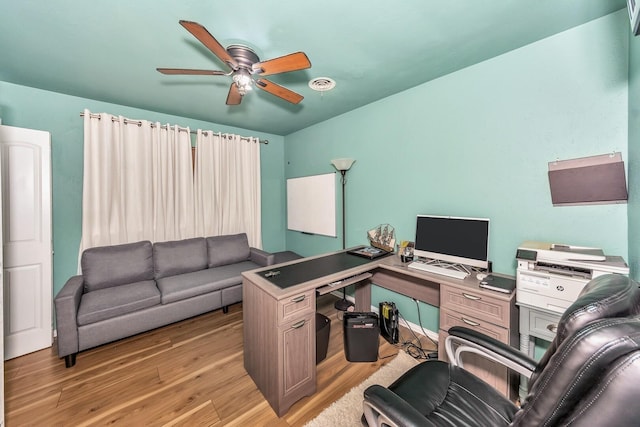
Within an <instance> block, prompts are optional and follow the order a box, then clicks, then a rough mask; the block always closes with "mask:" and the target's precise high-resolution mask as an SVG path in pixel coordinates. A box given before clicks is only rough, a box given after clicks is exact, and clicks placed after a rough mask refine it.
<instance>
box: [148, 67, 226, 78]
mask: <svg viewBox="0 0 640 427" xmlns="http://www.w3.org/2000/svg"><path fill="white" fill-rule="evenodd" d="M156 70H158V71H160V72H161V73H162V74H196V75H204V76H224V75H225V74H227V73H225V72H224V71H218V70H191V69H188V68H156Z"/></svg>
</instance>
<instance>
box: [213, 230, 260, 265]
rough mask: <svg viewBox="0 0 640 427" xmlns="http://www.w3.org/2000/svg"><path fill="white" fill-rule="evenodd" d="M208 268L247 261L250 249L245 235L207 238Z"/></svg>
mask: <svg viewBox="0 0 640 427" xmlns="http://www.w3.org/2000/svg"><path fill="white" fill-rule="evenodd" d="M207 253H208V256H209V268H212V267H218V266H221V265H227V264H234V263H236V262H242V261H246V260H248V259H249V257H250V256H251V249H250V248H249V240H248V239H247V235H246V234H245V233H240V234H231V235H226V236H213V237H207Z"/></svg>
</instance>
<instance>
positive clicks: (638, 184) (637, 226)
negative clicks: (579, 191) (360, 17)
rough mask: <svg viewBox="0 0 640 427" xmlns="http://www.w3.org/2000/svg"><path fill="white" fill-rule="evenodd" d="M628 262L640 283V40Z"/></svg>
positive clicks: (637, 41) (634, 55)
mask: <svg viewBox="0 0 640 427" xmlns="http://www.w3.org/2000/svg"><path fill="white" fill-rule="evenodd" d="M628 169H629V176H628V182H629V206H628V207H627V217H628V221H629V259H630V260H631V261H632V262H630V263H629V264H630V267H631V275H632V277H633V278H634V279H636V280H640V265H638V260H640V37H633V36H630V42H629V167H628Z"/></svg>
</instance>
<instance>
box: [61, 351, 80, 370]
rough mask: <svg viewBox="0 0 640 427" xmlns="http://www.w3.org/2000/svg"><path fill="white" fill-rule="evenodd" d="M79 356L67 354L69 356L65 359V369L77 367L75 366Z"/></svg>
mask: <svg viewBox="0 0 640 427" xmlns="http://www.w3.org/2000/svg"><path fill="white" fill-rule="evenodd" d="M77 354H78V353H73V354H67V355H66V356H65V357H64V366H65V367H67V368H70V367H72V366H73V365H75V364H76V355H77Z"/></svg>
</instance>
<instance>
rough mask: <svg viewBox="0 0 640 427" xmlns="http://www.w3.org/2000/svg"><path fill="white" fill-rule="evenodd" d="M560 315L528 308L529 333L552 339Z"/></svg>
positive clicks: (548, 339)
mask: <svg viewBox="0 0 640 427" xmlns="http://www.w3.org/2000/svg"><path fill="white" fill-rule="evenodd" d="M559 322H560V315H559V314H558V315H555V314H550V313H543V312H540V311H536V310H529V335H533V336H535V337H539V338H542V339H545V340H547V341H553V339H554V338H555V336H556V330H557V328H558V323H559Z"/></svg>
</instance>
